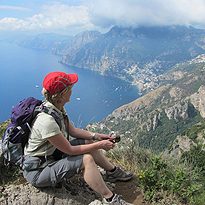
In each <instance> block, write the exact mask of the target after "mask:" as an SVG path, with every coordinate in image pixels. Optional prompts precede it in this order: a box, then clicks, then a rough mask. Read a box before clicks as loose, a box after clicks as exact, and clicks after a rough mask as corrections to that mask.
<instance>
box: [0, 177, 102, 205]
mask: <svg viewBox="0 0 205 205" xmlns="http://www.w3.org/2000/svg"><path fill="white" fill-rule="evenodd" d="M0 191H1V197H0V204H1V205H13V204H18V205H29V204H32V205H42V204H45V205H46V204H48V205H49V204H55V205H85V204H90V205H91V204H92V205H99V204H101V202H100V201H101V199H100V196H97V195H96V194H95V193H94V192H93V191H91V190H90V189H88V187H87V186H86V185H85V183H84V182H83V181H80V180H79V179H77V178H75V179H73V180H71V181H70V184H69V186H67V188H65V187H62V188H44V189H43V188H41V189H37V188H35V187H33V186H31V185H30V184H28V183H26V182H23V183H22V182H21V183H20V184H13V185H9V186H6V187H0Z"/></svg>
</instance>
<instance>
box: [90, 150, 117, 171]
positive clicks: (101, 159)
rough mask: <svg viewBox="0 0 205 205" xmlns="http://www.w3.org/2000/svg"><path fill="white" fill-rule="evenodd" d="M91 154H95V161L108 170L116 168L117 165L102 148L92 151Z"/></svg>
mask: <svg viewBox="0 0 205 205" xmlns="http://www.w3.org/2000/svg"><path fill="white" fill-rule="evenodd" d="M91 155H92V156H93V159H94V160H95V163H96V164H97V165H99V166H100V167H102V168H103V169H105V170H106V171H110V170H112V169H114V168H115V166H114V165H113V164H112V163H111V162H110V161H109V160H108V159H107V157H106V156H105V155H104V154H103V152H102V150H95V151H93V152H91Z"/></svg>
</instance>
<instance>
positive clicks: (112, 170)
mask: <svg viewBox="0 0 205 205" xmlns="http://www.w3.org/2000/svg"><path fill="white" fill-rule="evenodd" d="M116 168H117V167H116V166H115V167H114V168H113V169H111V170H110V171H109V172H114V171H115V170H116Z"/></svg>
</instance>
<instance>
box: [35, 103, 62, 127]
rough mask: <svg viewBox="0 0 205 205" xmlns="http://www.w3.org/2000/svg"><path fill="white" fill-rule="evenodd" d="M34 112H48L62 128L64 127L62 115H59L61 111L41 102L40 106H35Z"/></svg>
mask: <svg viewBox="0 0 205 205" xmlns="http://www.w3.org/2000/svg"><path fill="white" fill-rule="evenodd" d="M34 112H36V113H40V112H45V113H46V114H49V115H51V116H52V117H53V118H54V119H55V121H56V123H57V124H58V126H59V127H60V129H61V128H62V124H61V118H62V117H61V116H60V115H59V113H58V112H57V111H56V110H55V109H53V108H48V107H46V106H43V104H41V105H40V106H37V107H36V108H35V111H34Z"/></svg>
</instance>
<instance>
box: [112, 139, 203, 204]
mask: <svg viewBox="0 0 205 205" xmlns="http://www.w3.org/2000/svg"><path fill="white" fill-rule="evenodd" d="M118 146H119V147H118V149H117V150H115V151H114V152H110V153H109V157H110V158H112V159H113V160H115V161H116V162H117V163H118V164H121V165H122V166H123V167H126V168H127V169H130V170H132V171H133V172H134V173H135V174H136V176H137V178H138V179H137V180H136V183H137V184H139V186H140V187H141V189H142V190H143V192H144V197H145V200H146V201H148V202H149V203H150V204H152V205H155V204H157V205H164V204H177V205H180V204H186V205H203V204H204V201H203V200H202V199H201V198H204V194H205V191H204V190H205V175H203V173H202V172H201V169H199V168H197V167H195V166H194V165H195V164H196V163H197V162H195V161H194V159H193V161H192V162H191V161H187V160H184V159H185V158H183V159H182V160H177V159H176V158H175V157H170V156H167V155H163V154H155V153H153V152H151V151H150V150H147V149H142V148H140V147H137V145H136V143H133V142H130V143H128V141H126V142H125V143H124V145H123V144H121V145H118ZM203 154H204V153H203ZM203 154H202V155H203ZM190 155H191V153H190ZM196 159H197V156H196ZM193 162H195V164H193ZM198 163H199V162H198ZM198 166H201V164H198ZM203 166H205V160H203Z"/></svg>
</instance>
